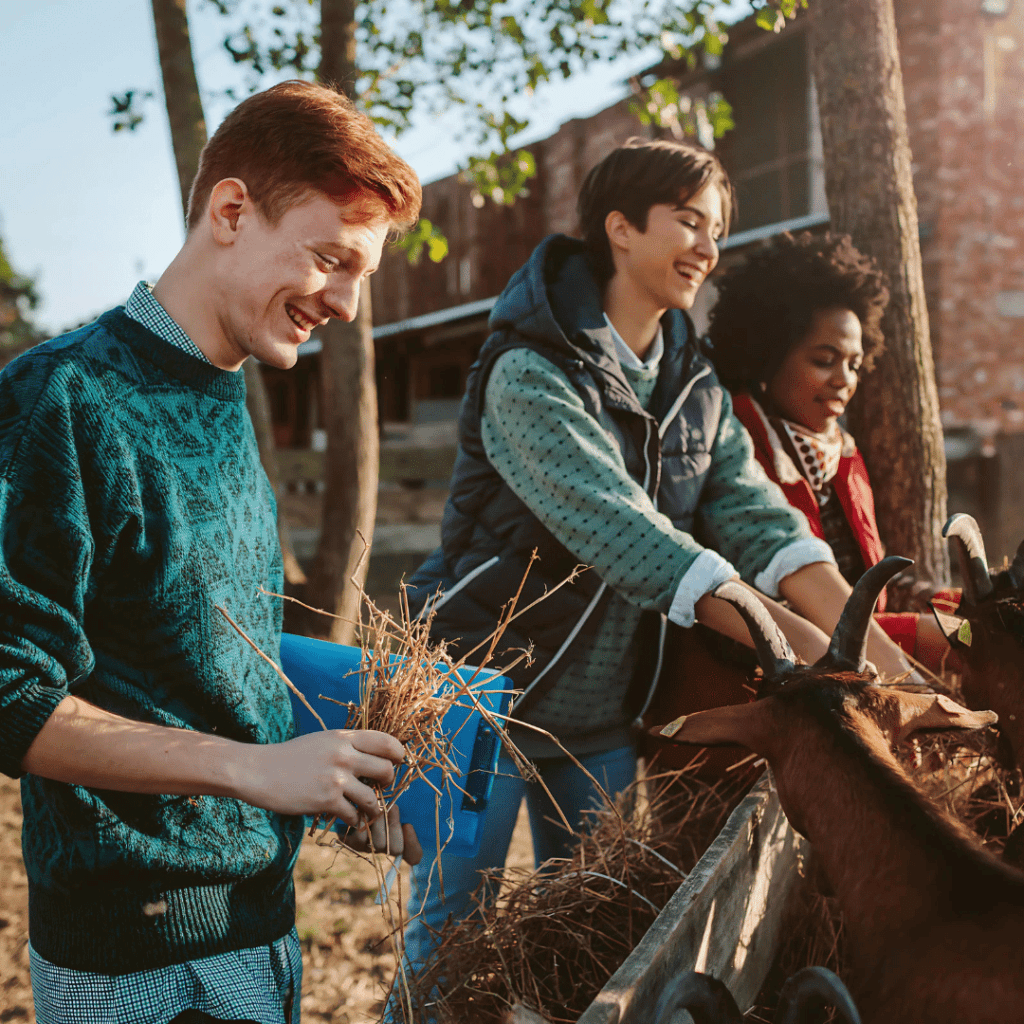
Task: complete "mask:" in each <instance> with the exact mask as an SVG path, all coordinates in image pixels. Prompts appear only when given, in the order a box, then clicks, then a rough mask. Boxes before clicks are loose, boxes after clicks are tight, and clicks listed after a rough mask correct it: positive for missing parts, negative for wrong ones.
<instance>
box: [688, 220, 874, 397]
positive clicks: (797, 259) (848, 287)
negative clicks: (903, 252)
mask: <svg viewBox="0 0 1024 1024" xmlns="http://www.w3.org/2000/svg"><path fill="white" fill-rule="evenodd" d="M715 286H716V287H717V289H718V301H717V302H716V303H715V306H714V308H713V309H712V310H711V313H710V324H709V327H708V340H709V341H710V343H711V348H712V352H711V357H712V359H713V360H714V363H715V368H716V369H717V371H718V376H719V379H720V380H721V381H722V383H723V384H724V385H725V386H726V387H727V388H729V389H730V390H731V391H737V392H738V391H750V392H755V393H756V391H757V390H758V387H759V385H760V384H761V383H762V382H767V381H769V380H770V379H771V378H772V377H773V376H774V374H775V372H776V370H778V368H779V367H780V366H781V365H782V362H783V361H784V360H785V358H786V356H787V355H788V354H789V352H790V350H791V349H792V348H793V347H794V346H795V345H797V344H798V343H799V342H800V341H802V340H803V339H804V338H805V337H806V336H807V333H808V332H809V331H810V329H811V324H812V322H813V320H814V316H815V314H816V313H818V312H820V311H821V310H825V309H834V308H836V307H839V308H842V309H848V310H850V311H851V312H852V313H853V314H854V315H855V316H856V317H857V319H858V320H859V321H860V325H861V331H862V333H863V345H864V362H863V364H862V366H863V369H864V371H865V372H866V371H868V370H870V369H871V367H872V364H873V363H874V361H875V359H876V358H877V357H878V356H879V354H880V353H881V351H882V348H883V345H884V339H883V337H882V331H881V321H882V314H883V313H884V312H885V307H886V305H887V304H888V302H889V289H888V287H887V286H886V281H885V275H884V274H883V273H882V272H881V271H880V270H879V269H878V268H877V266H876V265H875V263H874V261H873V260H872V259H871V258H870V257H868V256H865V255H864V254H863V253H861V252H859V251H858V250H857V249H856V248H854V245H853V242H852V241H851V240H850V236H849V235H836V234H832V233H827V234H824V235H812V234H811V233H810V232H809V231H805V232H804V233H803V234H800V235H796V236H794V235H791V234H790V233H789V232H788V231H787V232H786V233H785V234H781V235H778V236H776V237H775V238H773V239H772V240H771V241H769V242H767V243H765V244H764V245H763V246H761V247H760V248H759V249H757V250H755V251H754V252H752V253H751V254H750V255H749V256H748V257H747V259H746V260H745V261H744V262H743V263H741V264H738V265H737V266H735V267H730V268H729V269H728V270H726V271H725V272H724V273H723V274H721V276H720V277H718V278H717V279H716V280H715Z"/></svg>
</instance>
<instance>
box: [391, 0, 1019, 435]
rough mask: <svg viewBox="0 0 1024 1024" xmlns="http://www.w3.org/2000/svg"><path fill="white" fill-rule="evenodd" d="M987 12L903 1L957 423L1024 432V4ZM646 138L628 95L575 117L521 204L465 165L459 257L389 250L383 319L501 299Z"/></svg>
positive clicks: (454, 190) (964, 0)
mask: <svg viewBox="0 0 1024 1024" xmlns="http://www.w3.org/2000/svg"><path fill="white" fill-rule="evenodd" d="M979 7H980V3H979V0H896V16H897V28H898V32H899V38H900V51H901V57H902V64H903V76H904V92H905V95H906V102H907V118H908V123H909V130H910V144H911V149H912V152H913V157H914V186H915V190H916V192H917V198H918V215H919V220H920V224H921V248H922V258H923V261H924V273H925V288H926V292H927V299H928V309H929V317H930V322H931V332H932V342H933V347H934V350H935V357H936V366H937V373H938V378H939V393H940V400H941V404H942V410H943V418H944V423H945V425H946V426H947V428H956V427H962V426H973V427H975V428H976V429H978V430H979V431H980V432H982V433H983V434H986V435H993V436H994V435H995V434H996V433H999V432H1018V431H1024V188H1022V186H1021V183H1020V180H1019V178H1020V172H1021V171H1022V170H1024V130H1022V129H1024V0H1018V2H1017V3H1015V4H1014V5H1013V9H1012V13H1011V14H1010V15H1009V16H1008V17H1005V18H991V17H987V16H985V15H983V14H981V13H980V10H979ZM766 38H767V37H766ZM643 133H644V130H643V129H642V127H641V126H640V125H639V124H638V122H637V121H636V120H635V118H634V117H633V116H632V115H631V114H630V113H629V110H628V106H627V103H626V102H621V103H618V104H615V105H614V106H612V107H609V108H608V109H606V110H603V111H601V112H600V113H598V114H595V115H594V116H593V117H588V118H577V119H574V120H571V121H568V122H567V123H565V124H564V125H562V126H561V127H560V128H559V130H558V131H557V132H556V133H555V134H554V135H552V136H550V137H549V138H547V139H544V140H542V141H541V142H538V143H536V144H535V145H533V146H531V147H530V148H531V149H532V151H533V152H534V155H535V157H536V159H537V166H538V177H537V178H536V179H534V181H533V182H531V185H530V194H529V196H528V197H526V198H525V199H523V200H520V201H519V202H517V203H516V204H515V205H514V206H512V207H508V208H501V207H496V206H495V205H494V204H493V203H490V202H488V203H486V204H485V205H483V206H482V207H478V206H475V205H474V204H473V202H472V201H471V194H470V193H471V189H470V187H469V186H468V185H466V184H464V183H463V182H460V181H459V180H458V177H457V176H454V175H453V176H451V177H448V178H444V179H442V180H440V181H436V182H432V183H430V184H428V185H427V186H426V187H425V189H424V207H423V212H424V216H426V217H429V218H430V219H431V220H432V221H434V222H435V223H437V224H438V225H439V226H440V227H441V229H442V230H443V231H444V232H445V234H446V235H447V236H448V238H449V242H450V246H451V250H450V255H449V257H448V258H447V259H446V260H445V261H443V263H441V264H440V265H435V264H432V263H430V262H429V260H427V259H426V258H424V259H422V260H421V262H420V263H419V265H417V266H414V267H410V266H409V265H408V264H407V263H406V260H405V256H404V255H402V254H396V253H389V254H388V255H387V256H386V257H385V261H384V265H383V267H382V270H381V273H380V274H379V275H377V277H375V278H374V284H373V296H374V307H375V312H376V315H375V320H376V322H378V323H390V322H394V321H397V320H403V319H405V318H407V317H410V316H415V315H418V314H421V313H426V312H430V311H433V310H438V309H445V308H447V307H450V306H456V305H460V304H462V303H465V302H471V301H473V300H476V299H482V298H487V297H490V296H492V295H496V294H498V293H499V292H500V291H501V289H502V288H503V287H504V285H505V283H506V281H507V280H508V278H509V277H510V276H511V274H512V273H514V272H515V270H516V269H517V268H518V267H519V266H520V265H521V264H522V263H523V262H524V260H525V259H526V257H527V256H528V255H529V253H530V251H531V250H532V248H533V247H534V245H536V243H537V242H538V241H539V240H540V239H541V238H543V237H544V235H546V234H548V233H549V232H552V231H564V232H572V231H573V230H574V228H575V222H576V218H575V201H576V194H577V192H578V190H579V186H580V183H581V182H582V180H583V177H584V176H585V174H586V172H587V171H588V170H589V168H590V167H591V166H593V164H594V163H596V162H597V161H598V160H599V159H601V157H602V156H604V155H605V154H606V153H607V152H608V151H609V150H610V149H612V148H613V147H614V146H616V145H618V144H619V143H621V142H623V141H624V140H625V139H627V138H628V137H629V136H631V135H638V134H643ZM725 148H726V150H727V149H728V147H727V146H726V147H725Z"/></svg>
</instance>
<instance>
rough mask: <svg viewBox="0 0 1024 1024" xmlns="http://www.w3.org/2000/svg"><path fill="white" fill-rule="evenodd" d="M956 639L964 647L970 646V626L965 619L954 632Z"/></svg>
mask: <svg viewBox="0 0 1024 1024" xmlns="http://www.w3.org/2000/svg"><path fill="white" fill-rule="evenodd" d="M956 638H957V640H959V641H960V643H962V644H963V645H964V647H970V646H971V639H972V637H971V624H970V623H969V622H968V621H967V619H964V621H963V622H961V623H960V628H959V629H958V630H957V631H956Z"/></svg>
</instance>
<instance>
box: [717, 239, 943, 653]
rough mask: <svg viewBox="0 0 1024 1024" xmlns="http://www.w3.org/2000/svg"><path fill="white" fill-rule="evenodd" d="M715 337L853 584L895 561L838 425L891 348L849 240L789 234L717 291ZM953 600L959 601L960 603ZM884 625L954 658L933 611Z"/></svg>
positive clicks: (879, 285)
mask: <svg viewBox="0 0 1024 1024" xmlns="http://www.w3.org/2000/svg"><path fill="white" fill-rule="evenodd" d="M715 284H716V286H717V288H718V299H717V301H716V303H715V305H714V307H713V308H712V310H711V314H710V326H709V328H708V337H709V341H710V343H711V357H712V359H713V361H714V364H715V368H716V370H717V371H718V377H719V380H721V381H722V383H723V384H724V385H725V386H726V387H728V388H729V389H730V391H731V392H732V393H733V409H734V410H735V413H736V416H737V418H738V419H739V420H740V422H741V423H742V424H743V425H744V426H745V427H746V428H747V430H748V431H749V433H750V436H751V438H752V440H753V442H754V454H755V455H756V457H757V460H758V462H760V463H761V465H762V466H763V467H764V470H765V472H766V473H767V474H768V476H769V477H770V478H771V479H772V480H773V481H774V482H775V483H777V484H778V485H779V486H780V487H781V488H782V490H783V493H784V494H785V495H786V498H787V499H788V500H789V502H790V503H791V504H792V505H793V506H795V507H796V508H798V509H800V511H801V512H803V513H804V515H806V516H807V519H808V522H809V523H810V526H811V529H812V530H813V532H814V534H815V536H817V537H820V538H822V539H823V540H825V541H827V542H828V545H829V547H830V548H831V549H832V552H833V554H834V555H835V559H836V563H837V565H838V566H839V571H840V572H841V573H842V574H843V577H844V578H845V579H846V580H847V582H849V583H850V584H853V583H856V581H857V580H858V578H859V577H860V576H861V574H862V573H863V572H864V570H865V569H868V568H870V567H871V566H872V565H874V564H875V563H877V562H879V561H880V560H881V559H882V557H883V556H884V554H885V551H884V549H883V547H882V542H881V540H880V538H879V535H878V526H877V523H876V521H875V502H874V496H873V494H872V490H871V482H870V480H869V479H868V473H867V468H866V467H865V465H864V459H863V457H862V456H861V454H860V452H859V451H858V450H857V446H856V444H855V443H854V440H853V438H852V437H851V436H850V435H849V434H848V433H847V432H846V431H845V430H844V429H843V428H842V427H841V426H840V424H839V418H840V417H841V416H842V415H843V413H844V412H845V411H846V406H847V404H848V403H849V401H850V399H851V398H852V397H853V394H854V392H855V391H856V390H857V385H858V383H859V381H860V378H861V376H862V374H864V373H867V372H868V371H870V370H871V368H872V366H873V364H874V362H875V359H876V358H877V357H878V356H879V354H880V353H881V351H882V348H883V345H884V338H883V336H882V331H881V321H882V315H883V313H884V312H885V307H886V305H887V303H888V301H889V290H888V288H887V287H886V284H885V279H884V276H883V275H882V273H881V271H879V270H878V268H877V267H876V266H875V265H874V263H873V262H872V261H871V260H870V259H869V258H868V257H867V256H865V255H864V254H863V253H861V252H860V251H858V250H857V249H856V248H855V247H854V245H853V242H852V241H851V239H850V236H849V235H837V234H831V233H826V234H823V235H812V234H810V233H809V232H804V233H803V234H800V235H797V236H793V235H791V234H788V233H786V234H782V235H780V236H778V237H777V238H775V239H772V240H771V241H770V242H767V243H765V244H764V245H763V246H761V247H760V248H758V249H756V250H755V251H754V252H752V253H751V254H750V255H749V256H748V257H747V258H746V259H745V260H744V261H743V262H741V263H738V264H736V265H735V266H733V267H730V268H729V269H728V270H727V271H725V272H724V273H723V274H721V275H720V276H719V277H718V279H717V280H716V282H715ZM950 596H951V595H950ZM878 605H879V611H880V612H881V613H882V614H880V615H879V616H878V621H879V623H880V625H881V626H882V628H883V629H885V631H886V632H887V633H888V634H889V635H890V636H891V637H893V639H895V640H896V641H897V642H898V643H899V644H900V646H901V647H903V648H904V649H905V650H907V651H908V652H910V653H911V654H914V655H916V656H917V657H918V658H920V659H921V660H922V661H924V662H925V663H928V664H931V665H933V666H935V667H937V664H938V662H939V661H940V660H941V658H942V657H943V655H944V654H946V653H947V652H948V650H949V645H948V644H947V643H946V640H945V638H944V637H943V636H942V634H941V633H940V631H939V629H938V626H937V625H936V623H935V621H934V619H933V618H932V616H931V615H930V614H927V615H917V614H914V613H911V612H906V613H886V612H885V611H884V609H885V592H884V591H883V592H882V595H881V596H880V597H879V601H878Z"/></svg>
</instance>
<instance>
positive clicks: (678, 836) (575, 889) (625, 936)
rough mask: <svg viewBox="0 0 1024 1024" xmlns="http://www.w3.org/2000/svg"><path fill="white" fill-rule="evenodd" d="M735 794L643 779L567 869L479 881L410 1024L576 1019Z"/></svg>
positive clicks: (423, 975)
mask: <svg viewBox="0 0 1024 1024" xmlns="http://www.w3.org/2000/svg"><path fill="white" fill-rule="evenodd" d="M738 788H739V787H738V786H732V787H730V792H729V793H728V794H726V793H725V792H723V789H722V788H721V787H711V786H708V785H707V784H706V783H703V782H699V781H697V780H695V779H693V778H692V777H690V776H688V775H687V773H686V772H685V770H684V771H683V772H673V773H669V774H665V775H659V776H655V777H653V778H650V779H646V780H641V781H640V782H639V783H637V784H635V785H634V786H633V787H631V788H630V789H629V790H627V791H626V792H624V793H623V794H621V795H620V796H619V798H618V800H617V801H616V802H615V806H607V807H605V808H604V809H602V810H600V811H597V812H595V813H594V814H593V820H592V821H591V822H590V828H589V830H587V831H586V832H585V833H584V835H583V836H582V837H581V841H580V844H579V846H578V847H577V849H576V852H575V853H574V855H573V856H572V857H571V858H570V859H568V860H561V859H555V860H550V861H547V862H546V863H545V864H543V865H541V867H540V868H538V869H536V870H534V871H518V872H508V873H503V872H501V871H494V872H487V873H485V874H484V878H483V881H482V882H481V886H480V888H479V889H478V890H477V893H476V900H477V904H478V911H477V913H476V914H475V915H474V916H473V917H472V918H470V919H468V920H465V921H461V922H449V923H448V924H447V925H446V926H445V927H444V928H443V929H442V930H441V932H440V934H439V935H438V936H437V941H438V948H437V951H436V953H435V955H434V956H433V957H432V958H431V960H430V961H429V962H428V963H427V964H426V965H425V967H424V968H423V969H422V970H421V971H420V972H419V974H418V975H417V977H416V978H415V979H414V980H413V983H412V989H413V994H414V999H415V1002H416V1004H417V1013H416V1014H415V1016H414V1019H415V1020H417V1021H418V1020H422V1019H427V1018H428V1017H431V1016H432V1017H434V1018H436V1019H437V1020H439V1021H441V1022H456V1021H458V1022H465V1021H473V1022H474V1024H488V1022H494V1024H498V1022H500V1021H503V1020H504V1019H505V1016H504V1014H505V1013H506V1011H507V1010H508V1009H509V1008H510V1007H511V1006H513V1005H516V1004H523V1005H525V1006H527V1007H531V1008H533V1009H534V1010H536V1011H539V1012H540V1013H541V1014H543V1015H544V1016H545V1017H546V1018H547V1019H548V1020H550V1021H552V1022H556V1024H557V1022H561V1021H571V1020H575V1019H576V1018H577V1017H578V1016H579V1014H580V1013H582V1012H583V1010H585V1009H586V1007H587V1006H588V1005H589V1004H590V1003H591V1002H592V1001H593V999H594V997H595V996H596V995H597V993H598V992H599V991H600V990H601V988H603V986H604V985H605V983H606V982H607V981H608V979H609V978H610V977H611V975H612V974H613V973H614V972H615V971H616V970H617V969H618V967H619V966H620V965H621V964H622V963H623V961H624V960H625V959H626V957H627V956H628V955H629V954H630V953H631V952H632V950H633V948H634V946H636V944H637V943H638V942H639V941H640V939H641V938H642V937H643V935H644V934H645V932H646V931H647V929H648V928H649V927H650V925H651V923H652V922H653V921H654V919H655V918H656V917H657V916H658V914H659V913H660V912H661V910H662V908H663V907H664V906H665V904H666V903H667V902H668V900H669V898H670V897H671V896H672V894H673V893H674V892H675V891H676V889H677V888H678V887H679V885H680V884H681V883H682V881H683V880H684V879H685V877H686V873H687V871H689V870H690V869H691V868H692V867H693V865H694V864H695V863H696V861H697V860H698V859H699V857H700V855H701V854H702V853H703V852H704V850H705V849H706V848H707V847H708V845H710V843H711V841H712V840H713V839H714V837H715V836H716V835H717V834H718V832H719V830H720V829H721V827H722V824H723V823H724V821H725V819H726V818H727V817H728V814H729V812H730V811H731V809H732V806H733V805H734V804H735V802H736V798H737V796H738V794H737V793H736V792H735V791H736V790H737V789H738ZM730 798H731V799H730ZM495 892H497V893H498V897H497V900H494V899H492V898H490V897H491V896H492V895H493V894H494V893H495ZM406 1020H407V1021H408V1020H410V1018H409V1017H408V1016H407V1017H406Z"/></svg>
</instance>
